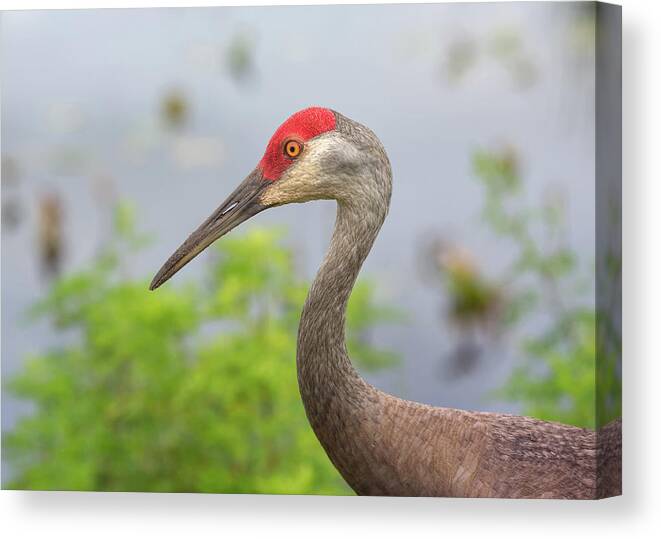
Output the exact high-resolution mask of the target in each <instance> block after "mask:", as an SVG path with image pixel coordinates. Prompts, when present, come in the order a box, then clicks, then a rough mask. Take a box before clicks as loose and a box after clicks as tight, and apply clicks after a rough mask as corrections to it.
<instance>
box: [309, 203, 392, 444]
mask: <svg viewBox="0 0 661 539" xmlns="http://www.w3.org/2000/svg"><path fill="white" fill-rule="evenodd" d="M386 212H387V202H386V204H385V205H383V204H376V205H375V204H372V205H371V206H370V205H369V203H368V202H367V201H364V203H353V204H352V203H347V202H338V205H337V217H336V221H335V230H334V232H333V237H332V240H331V243H330V247H329V249H328V252H327V253H326V257H325V258H324V261H323V263H322V265H321V268H320V269H319V272H318V273H317V276H316V278H315V280H314V282H313V284H312V287H311V288H310V292H309V294H308V297H307V300H306V302H305V306H304V308H303V314H302V316H301V322H300V326H299V333H298V351H297V369H298V381H299V388H300V391H301V397H302V399H303V403H304V405H305V409H306V412H307V414H308V419H309V420H310V423H311V424H312V427H313V428H314V429H315V432H316V433H317V436H318V437H319V438H320V440H322V444H323V443H324V440H323V437H324V435H323V432H319V431H320V429H321V430H323V429H333V428H335V427H336V425H332V424H330V423H332V421H331V422H329V419H328V418H329V416H332V417H335V418H337V417H336V416H337V414H338V413H340V414H341V413H345V412H349V410H350V409H351V408H352V407H353V406H355V405H357V404H359V403H360V402H361V400H362V399H363V398H364V397H365V396H366V393H369V392H370V391H374V390H373V389H372V388H371V386H369V385H368V384H367V383H366V382H364V381H363V379H362V378H361V377H360V375H359V374H358V373H357V371H356V370H355V369H354V367H353V365H352V364H351V360H350V359H349V356H348V354H347V351H346V346H345V320H346V308H347V302H348V299H349V296H350V294H351V290H352V288H353V286H354V283H355V281H356V277H357V276H358V273H359V271H360V268H361V266H362V264H363V262H364V260H365V258H366V257H367V255H368V253H369V251H370V249H371V248H372V244H373V243H374V240H375V238H376V236H377V234H378V232H379V229H380V228H381V224H382V223H383V220H384V218H385V214H386Z"/></svg>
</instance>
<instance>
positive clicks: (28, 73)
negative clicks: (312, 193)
mask: <svg viewBox="0 0 661 539" xmlns="http://www.w3.org/2000/svg"><path fill="white" fill-rule="evenodd" d="M586 14H588V15H589V11H586V9H585V6H584V5H583V4H580V3H579V4H573V3H567V4H565V3H561V4H555V3H554V4H542V3H501V4H493V5H492V4H446V5H416V6H399V5H388V6H315V7H260V8H195V9H193V8H191V9H183V8H182V9H134V10H90V11H41V12H8V13H3V14H2V158H3V170H2V197H3V227H2V372H3V377H7V376H10V375H12V373H15V372H17V371H18V370H19V369H20V368H21V365H22V363H23V362H24V360H25V358H26V357H28V356H29V355H30V354H36V353H38V352H40V351H42V350H44V349H45V348H48V347H50V346H52V345H54V344H57V343H58V342H61V341H62V339H66V338H67V336H66V335H64V336H63V335H62V334H56V333H55V332H54V331H53V330H52V329H51V328H50V327H49V326H48V325H47V324H46V322H41V323H37V324H34V323H30V324H27V323H25V312H26V310H27V308H28V307H29V306H30V305H31V304H32V303H33V302H34V301H35V300H37V299H39V298H40V297H42V296H43V295H44V293H45V291H46V290H47V287H48V282H49V278H48V273H49V271H55V272H57V271H61V272H68V271H72V270H75V269H76V268H79V267H81V266H83V265H84V264H85V263H86V262H87V261H89V260H90V259H91V258H92V257H93V256H94V255H95V253H97V252H98V250H99V248H100V246H101V245H102V244H103V242H104V241H105V240H106V239H107V238H108V236H109V235H110V233H111V232H110V231H111V214H112V211H111V210H112V207H113V205H114V202H115V201H117V200H119V199H128V200H131V201H133V202H134V204H135V206H136V208H137V220H138V226H139V228H140V229H141V230H144V231H146V232H148V233H149V234H150V235H151V236H152V237H153V240H154V241H153V243H151V244H150V245H149V247H148V248H147V249H146V250H143V251H141V252H140V253H138V254H137V255H136V256H135V257H133V258H132V266H131V268H130V273H131V275H132V276H136V277H149V276H151V275H152V274H153V273H154V272H155V271H156V270H157V269H158V268H159V267H160V265H161V263H162V262H163V261H164V260H165V258H166V257H167V256H168V255H169V254H170V253H171V252H172V251H173V249H174V248H176V247H177V246H178V245H179V244H180V242H181V241H182V240H183V239H184V238H185V237H186V235H187V234H188V233H189V232H190V231H191V230H193V228H194V227H195V226H196V225H197V224H199V222H201V220H202V219H204V218H205V217H206V216H207V215H208V214H209V213H210V212H211V211H212V210H213V209H214V208H215V207H216V206H217V204H219V203H220V202H221V201H222V200H223V199H224V198H225V196H226V195H227V193H229V192H230V191H231V190H232V188H233V187H234V186H235V185H236V184H237V183H238V182H239V181H241V180H242V179H243V178H244V177H245V175H246V174H247V173H248V172H249V171H250V170H252V168H253V167H254V166H255V164H256V163H257V162H258V160H259V159H260V157H261V155H262V152H263V150H264V147H265V144H266V142H267V141H268V139H269V137H270V135H271V134H272V132H273V131H274V129H275V128H276V127H277V126H278V125H279V124H280V123H281V122H282V121H283V120H284V119H285V118H286V117H287V116H289V114H291V113H292V112H294V111H296V110H298V109H301V108H304V107H306V106H310V105H321V106H326V107H330V108H332V109H335V110H338V111H340V112H342V113H343V114H345V115H347V116H349V117H351V118H353V119H355V120H357V121H359V122H361V123H364V124H365V125H367V126H369V127H370V128H371V129H372V130H374V131H375V133H376V134H377V135H378V136H379V137H380V139H381V140H382V142H383V144H384V146H385V147H386V150H387V152H388V155H389V157H390V160H391V162H392V166H393V173H394V190H393V198H392V205H391V210H390V215H389V217H388V219H387V221H386V223H385V225H384V227H383V230H382V232H381V235H380V237H379V239H378V241H377V243H376V244H375V247H374V249H373V251H372V253H371V255H370V257H369V258H368V260H367V262H366V264H365V267H364V269H363V275H365V276H369V277H370V278H371V279H372V280H373V281H374V282H375V284H376V287H377V288H376V290H377V294H378V296H379V297H380V298H381V299H383V300H384V301H386V302H388V303H391V304H393V305H396V306H397V307H399V308H400V309H401V310H402V311H403V312H404V313H405V315H406V317H407V321H406V322H405V323H402V324H397V325H395V326H388V327H384V328H379V327H377V328H374V329H373V330H372V331H371V334H370V339H372V340H373V341H374V342H378V343H379V345H380V346H384V347H386V348H389V349H392V350H394V351H396V352H398V353H399V354H400V355H401V356H402V362H401V364H400V365H399V366H397V367H394V368H392V369H388V370H385V371H381V372H378V373H366V377H367V378H368V379H369V381H370V382H372V383H373V384H375V385H376V386H378V387H379V388H382V389H384V390H386V391H389V392H391V393H394V394H396V395H398V396H401V397H405V398H408V399H412V400H416V401H421V402H425V403H429V404H433V405H440V406H451V407H458V408H464V409H474V410H487V411H501V412H517V411H519V407H518V406H517V405H516V403H511V402H503V401H500V400H498V399H495V398H493V397H492V396H491V392H492V391H493V390H494V389H497V388H498V387H500V386H502V384H503V383H504V382H505V381H506V380H507V378H508V376H509V375H510V373H511V371H512V366H513V365H514V364H515V362H516V361H517V358H518V355H519V354H520V352H519V350H518V349H517V347H516V346H515V345H514V344H513V343H512V342H510V341H509V340H508V339H507V337H506V336H505V337H504V338H501V339H495V340H493V341H492V342H489V343H488V344H487V345H486V346H483V347H482V349H481V350H480V353H479V354H478V357H477V360H476V363H475V365H474V366H473V367H472V368H470V369H467V370H466V372H463V373H462V374H461V375H456V374H454V375H453V374H452V373H451V372H450V371H449V370H448V368H447V367H448V363H449V362H450V361H451V359H450V358H451V357H453V354H454V353H455V351H456V347H457V342H458V338H457V329H456V328H454V327H453V326H452V324H450V323H449V321H448V320H447V316H446V312H447V309H446V306H447V305H446V304H447V297H445V296H444V295H443V293H442V290H440V289H439V288H438V287H434V286H432V285H430V283H429V281H428V280H427V279H425V275H424V273H425V271H424V270H423V269H421V265H424V264H421V262H420V258H421V252H424V248H423V246H424V245H425V244H426V243H425V242H428V240H429V238H430V237H437V236H440V237H442V238H444V239H445V240H448V239H449V240H451V242H452V243H453V244H456V245H461V248H462V249H465V250H466V251H468V252H471V253H473V258H474V259H476V260H477V261H478V262H477V263H479V265H480V271H481V272H483V273H484V274H485V275H487V276H489V275H492V274H493V275H496V274H498V272H499V271H501V270H502V269H503V268H504V267H505V265H506V264H507V263H508V260H509V258H510V257H511V255H512V247H511V245H508V244H507V243H506V242H502V241H495V240H494V238H493V235H491V234H489V232H488V230H486V229H485V227H484V226H482V224H481V223H480V218H479V212H480V208H481V207H482V204H483V192H482V190H481V189H480V186H479V185H478V184H477V183H476V182H475V181H474V179H473V176H474V171H473V167H472V155H473V152H475V151H476V150H477V149H480V148H497V149H502V148H505V149H508V148H512V149H513V150H512V151H515V152H516V159H517V164H518V165H517V166H518V168H519V170H520V171H521V177H522V179H523V181H524V184H525V193H526V196H527V197H529V198H530V199H531V200H537V199H540V198H543V197H545V196H550V195H549V193H550V194H551V195H553V196H555V195H557V196H561V197H562V199H563V201H564V205H565V207H566V223H565V224H566V227H565V229H566V234H567V241H568V243H569V245H570V246H571V248H572V249H574V250H575V251H576V252H578V253H579V254H580V256H581V259H582V263H585V264H590V263H592V262H593V261H594V241H595V230H594V222H595V216H594V214H595V207H594V188H595V185H594V106H595V103H594V80H595V79H594V56H593V55H594V50H593V48H591V43H592V42H591V41H590V40H591V39H592V40H593V39H594V34H591V33H590V28H591V27H590V21H591V19H589V17H587V18H586ZM586 21H587V23H586ZM334 215H335V208H334V204H333V203H331V202H316V203H310V204H305V205H296V206H288V207H284V208H278V209H275V210H271V211H268V212H265V213H262V214H260V215H259V216H257V217H256V218H254V219H253V220H252V221H251V222H250V223H248V224H247V225H246V226H245V227H244V228H250V227H256V226H259V227H273V226H276V225H283V224H284V225H286V226H287V230H288V235H287V237H286V243H287V244H288V245H290V246H291V247H292V248H293V249H294V251H295V253H296V261H297V264H298V266H299V268H300V270H301V272H302V274H303V275H304V276H305V277H307V278H309V279H311V278H312V277H313V276H314V273H315V271H316V268H317V267H318V265H319V263H320V261H321V258H322V256H323V253H324V252H325V249H326V246H327V243H328V240H329V237H330V232H331V229H332V224H333V220H334ZM55 228H57V229H58V230H59V231H60V232H59V233H58V234H57V237H55V238H52V237H50V236H49V233H48V232H47V231H48V230H51V229H55ZM45 231H46V232H45ZM53 243H55V244H57V246H56V247H55V249H56V250H57V252H56V253H55V254H53V253H51V254H50V255H49V254H48V253H49V245H51V244H53ZM51 250H52V247H51ZM49 256H50V257H51V258H55V261H54V262H53V261H52V260H51V262H49V261H48V257H49ZM200 260H203V259H200ZM203 266H204V264H203V263H200V262H198V263H193V264H191V265H190V266H188V267H187V268H186V269H185V270H184V271H183V272H182V273H181V274H180V275H178V276H177V278H183V279H188V280H191V279H193V278H194V276H197V275H200V274H201V272H202V270H203ZM49 268H50V269H49ZM589 301H592V302H593V301H594V298H593V295H592V299H591V300H589ZM526 323H527V324H528V327H529V328H530V331H534V330H535V328H536V327H539V326H540V325H541V324H543V323H544V320H543V318H539V317H537V318H534V317H533V318H531V319H530V320H529V321H527V322H526ZM291 365H292V366H291V368H292V369H294V358H293V357H292V363H291ZM28 411H29V407H28V405H26V404H25V403H19V402H18V401H16V400H14V399H13V398H11V397H8V396H7V395H5V394H4V393H3V400H2V429H3V431H7V430H9V429H11V428H12V426H13V425H14V424H15V422H16V420H17V418H18V417H20V416H21V415H22V414H25V413H27V412H28ZM3 467H4V463H3Z"/></svg>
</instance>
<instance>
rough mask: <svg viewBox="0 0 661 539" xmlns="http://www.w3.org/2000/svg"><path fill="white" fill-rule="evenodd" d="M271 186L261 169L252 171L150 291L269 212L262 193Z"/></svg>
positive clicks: (169, 263)
mask: <svg viewBox="0 0 661 539" xmlns="http://www.w3.org/2000/svg"><path fill="white" fill-rule="evenodd" d="M269 184H270V182H268V181H267V180H265V179H264V178H263V176H262V172H261V170H260V169H258V168H256V169H255V170H254V171H253V172H251V173H250V175H249V176H248V177H247V178H246V179H245V180H243V182H241V184H240V185H239V186H238V187H237V188H236V189H235V190H234V192H233V193H232V194H231V195H230V196H229V197H228V198H227V200H225V202H223V203H222V204H221V205H220V206H219V207H218V209H217V210H216V211H214V212H213V213H212V214H211V215H210V216H209V218H208V219H207V220H206V221H204V223H202V224H201V225H200V226H199V227H198V228H197V230H196V231H195V232H193V233H192V234H191V235H190V236H189V237H188V239H187V240H186V241H185V242H184V243H182V244H181V246H180V247H179V248H178V249H177V250H176V251H175V252H174V253H173V255H172V256H171V257H170V258H168V260H167V262H166V263H165V264H163V267H162V268H161V269H160V270H158V273H157V274H156V276H155V277H154V279H153V280H152V282H151V284H150V285H149V290H154V289H156V288H158V287H159V286H161V285H162V284H163V283H164V282H165V281H167V280H168V279H169V278H170V277H172V276H173V275H174V274H175V273H177V272H178V271H179V270H180V269H181V268H183V267H184V266H185V265H186V264H188V263H189V262H190V261H191V260H193V258H195V257H196V256H197V255H198V254H200V253H201V252H202V251H204V249H206V248H207V247H209V245H211V244H212V243H213V242H214V241H216V240H217V239H218V238H220V237H221V236H224V235H225V234H227V233H228V232H229V231H230V230H232V229H233V228H235V227H237V226H238V225H240V224H241V223H243V222H244V221H247V220H248V219H250V218H251V217H252V216H253V215H257V214H258V213H259V212H261V211H262V210H265V209H266V208H267V207H268V206H265V205H263V204H261V202H260V194H261V193H262V191H264V189H265V188H266V187H268V185H269Z"/></svg>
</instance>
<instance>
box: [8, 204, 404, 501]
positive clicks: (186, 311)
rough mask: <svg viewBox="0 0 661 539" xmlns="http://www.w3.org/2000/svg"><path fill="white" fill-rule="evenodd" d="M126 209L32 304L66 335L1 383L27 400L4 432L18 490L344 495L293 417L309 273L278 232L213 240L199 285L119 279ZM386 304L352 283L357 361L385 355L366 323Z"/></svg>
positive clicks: (387, 316)
mask: <svg viewBox="0 0 661 539" xmlns="http://www.w3.org/2000/svg"><path fill="white" fill-rule="evenodd" d="M134 221H135V219H134V215H133V213H132V212H131V211H129V209H128V208H127V207H126V206H123V207H120V208H119V210H118V211H117V214H116V237H115V238H114V239H113V241H112V242H111V244H110V245H108V246H107V248H105V249H104V251H103V252H102V253H101V254H99V256H98V257H97V258H96V259H95V260H94V262H93V264H92V265H91V267H89V268H88V269H87V270H84V271H79V272H76V273H74V274H71V275H68V276H66V277H65V278H62V279H60V280H59V281H58V282H57V283H56V284H54V285H53V287H52V289H51V290H50V293H49V294H48V296H47V297H46V298H45V299H44V300H43V301H42V302H40V303H39V304H38V305H36V306H35V308H34V310H33V312H32V315H33V316H40V317H47V318H48V319H49V320H50V321H52V323H53V324H54V326H55V327H56V328H57V329H58V331H59V332H61V333H62V334H63V335H66V337H67V341H68V344H67V345H66V346H63V347H62V348H60V349H57V350H51V351H48V352H45V353H43V354H41V355H39V356H37V357H33V358H31V359H29V361H27V363H26V365H25V368H24V370H23V371H22V372H21V373H20V374H19V375H18V376H16V377H14V378H13V379H12V380H11V381H10V382H9V385H8V389H9V390H10V391H11V392H12V393H13V394H15V395H17V396H18V397H20V398H22V399H26V400H28V401H30V402H31V403H33V404H34V413H33V414H31V415H29V416H27V417H24V418H22V419H21V420H20V421H19V422H18V424H17V425H16V427H15V429H13V431H11V432H10V433H9V434H7V435H6V436H5V439H4V441H3V449H4V450H5V451H6V452H7V454H8V457H9V460H10V462H11V464H12V466H13V469H14V471H15V474H14V475H15V477H14V478H13V480H12V481H11V482H10V483H9V484H8V485H7V486H9V487H10V488H19V489H44V490H48V489H57V490H104V491H163V492H165V491H167V492H232V493H296V494H306V493H309V494H351V490H350V489H349V488H348V487H347V486H346V484H345V483H344V481H343V480H342V478H341V477H340V475H339V474H338V472H337V471H336V470H335V468H334V467H333V466H332V464H331V463H330V461H329V460H328V458H327V456H326V454H325V453H324V451H323V450H322V448H321V446H320V445H319V443H318V441H317V439H316V437H315V436H314V434H313V432H312V430H311V428H310V427H309V425H308V422H307V419H306V417H305V412H304V409H303V405H302V403H301V401H300V397H299V393H298V387H297V381H296V367H295V355H296V328H297V324H298V317H299V313H300V311H301V308H302V305H303V301H304V298H305V294H306V290H307V284H306V283H305V282H303V281H302V280H301V279H300V278H298V277H297V276H296V272H295V271H294V266H293V260H292V258H293V257H292V253H291V251H290V250H289V249H287V248H285V247H283V246H282V244H281V242H280V241H279V239H280V236H281V234H280V233H279V232H273V231H266V230H260V229H255V230H253V231H251V232H250V233H247V234H245V235H243V236H231V237H228V238H224V239H223V240H222V241H221V242H219V243H218V245H217V247H215V248H214V254H213V261H212V264H211V265H210V271H209V272H208V275H207V277H206V281H205V282H204V283H203V285H202V286H198V285H193V284H186V285H183V286H178V287H177V286H172V285H168V286H164V287H163V288H161V289H159V290H158V292H149V291H148V290H147V282H146V281H142V280H138V281H135V280H131V279H130V278H128V277H127V275H128V268H127V264H128V262H127V261H128V260H129V253H130V252H131V251H133V252H134V251H136V250H139V249H140V248H142V247H143V245H144V243H145V241H146V238H144V237H142V236H140V235H138V234H136V233H135V225H134ZM393 315H394V313H393V312H392V311H391V310H390V309H385V308H383V307H381V306H380V305H378V304H377V303H376V302H375V300H374V294H373V290H372V287H371V286H370V284H369V283H367V282H365V281H363V282H361V283H359V285H358V286H357V288H356V290H355V293H354V294H353V296H352V298H351V301H350V306H349V312H348V317H347V320H348V328H347V330H348V341H349V349H350V352H351V354H352V356H353V358H354V360H355V361H356V362H357V364H358V365H360V366H362V367H363V368H364V369H368V368H371V369H376V368H382V367H385V366H387V365H391V364H393V363H394V362H395V361H396V360H397V358H396V357H395V356H393V355H392V354H390V353H388V352H385V351H382V350H378V349H376V348H374V347H372V346H370V345H369V344H368V343H367V342H365V340H364V339H363V335H364V333H365V331H367V330H369V329H370V328H371V327H373V326H374V325H376V324H378V323H381V322H383V321H390V320H392V319H393Z"/></svg>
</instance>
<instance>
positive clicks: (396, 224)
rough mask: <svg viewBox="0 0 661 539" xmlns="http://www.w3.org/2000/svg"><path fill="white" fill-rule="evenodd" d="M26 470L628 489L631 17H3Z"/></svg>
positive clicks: (479, 490)
mask: <svg viewBox="0 0 661 539" xmlns="http://www.w3.org/2000/svg"><path fill="white" fill-rule="evenodd" d="M1 35H2V38H1V39H2V487H3V488H5V489H24V490H81V491H143V492H205V493H233V494H235V493H258V494H324V495H351V494H358V495H369V496H430V497H501V498H565V499H596V498H603V497H609V496H615V495H618V494H620V493H621V482H622V472H621V447H622V439H621V383H622V367H621V350H622V338H621V326H622V323H621V267H622V257H621V252H622V251H621V18H620V8H619V7H617V6H612V5H606V4H601V3H593V2H577V3H573V2H568V3H544V2H524V3H518V2H516V3H497V4H496V3H493V4H492V3H466V4H461V3H452V4H427V5H369V6H348V5H342V6H332V5H330V6H289V7H250V8H230V7H218V8H177V9H131V10H85V11H75V10H74V11H68V10H62V11H13V12H3V13H2V34H1Z"/></svg>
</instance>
